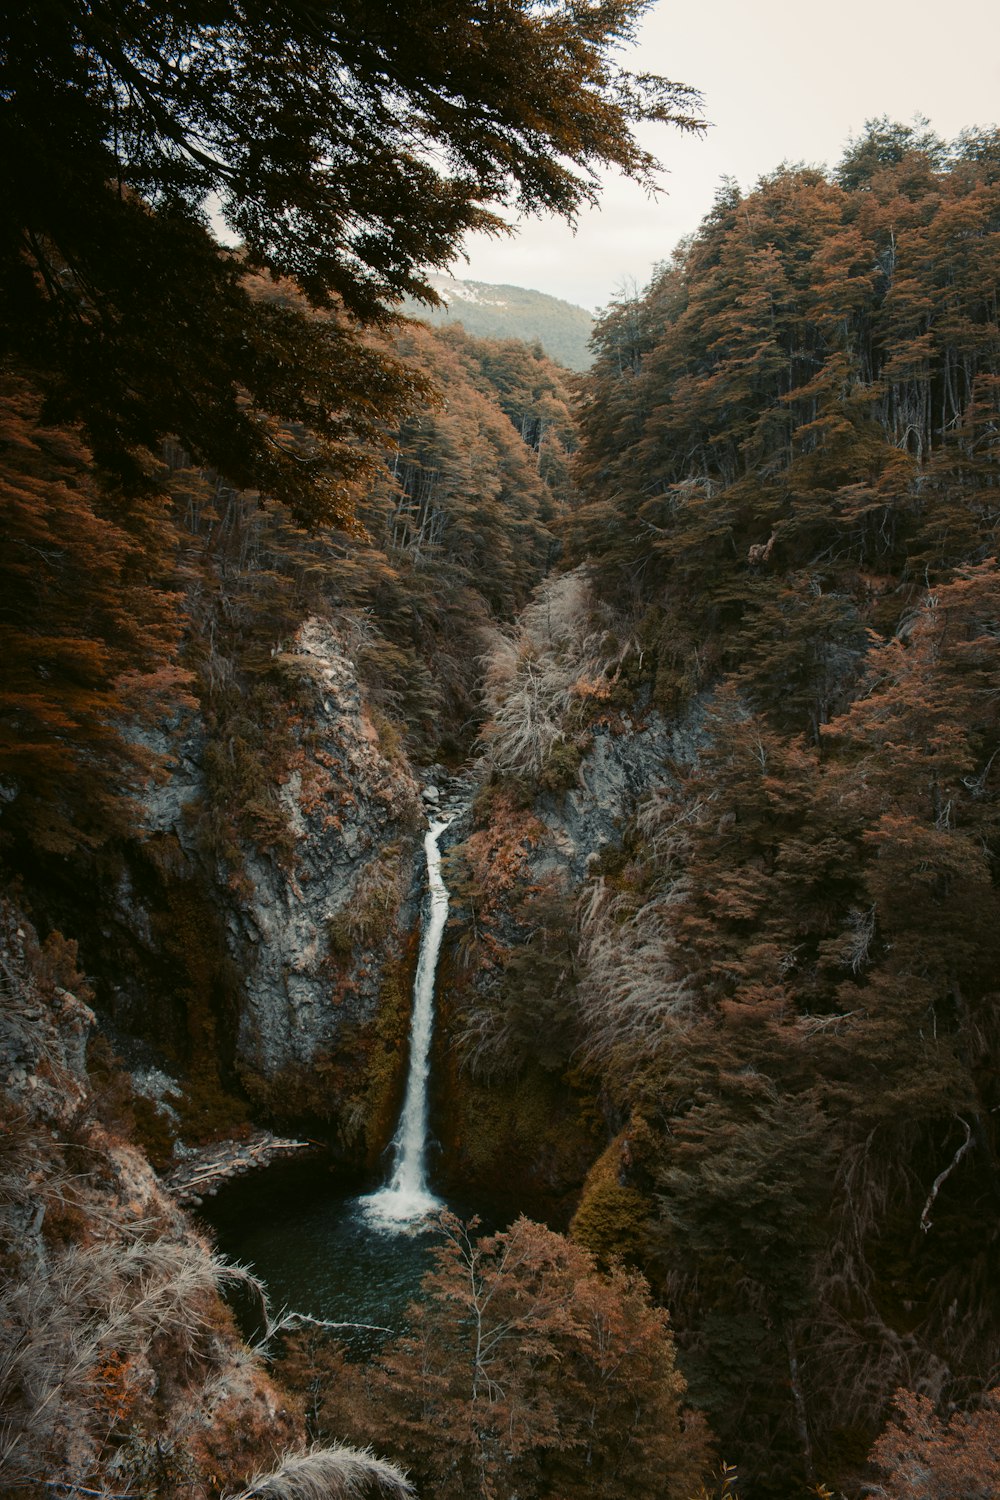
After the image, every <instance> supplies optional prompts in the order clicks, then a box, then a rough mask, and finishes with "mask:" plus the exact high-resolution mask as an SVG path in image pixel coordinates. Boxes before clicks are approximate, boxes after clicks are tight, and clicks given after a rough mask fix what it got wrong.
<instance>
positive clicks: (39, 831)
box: [0, 378, 191, 858]
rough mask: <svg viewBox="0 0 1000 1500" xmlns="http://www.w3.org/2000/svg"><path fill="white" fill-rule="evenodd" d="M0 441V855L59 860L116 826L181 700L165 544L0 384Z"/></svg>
mask: <svg viewBox="0 0 1000 1500" xmlns="http://www.w3.org/2000/svg"><path fill="white" fill-rule="evenodd" d="M0 442H2V446H3V460H4V467H5V471H6V477H5V482H4V484H3V485H2V486H0V514H2V518H3V531H4V537H5V547H4V551H3V557H2V559H0V579H2V583H0V656H2V658H3V685H2V689H0V780H2V782H3V785H4V789H5V791H4V799H3V800H4V810H3V818H2V820H0V828H2V829H3V832H4V833H5V835H6V841H7V845H8V847H7V856H8V858H10V857H11V853H12V850H11V847H10V841H11V840H12V839H13V840H15V841H17V842H19V843H20V844H21V848H20V857H21V858H23V857H24V853H25V846H27V847H28V848H32V847H34V848H41V849H43V850H45V851H47V852H48V853H50V854H51V853H58V854H61V855H65V854H67V853H69V852H70V851H72V850H74V849H79V847H80V846H83V847H94V846H97V845H100V844H101V843H102V842H103V841H104V840H105V839H106V838H107V837H108V836H109V834H110V833H111V832H113V831H118V832H121V831H122V829H123V828H124V827H126V826H127V824H128V821H129V806H128V801H127V799H128V794H129V792H130V790H132V789H134V785H135V780H136V777H137V776H138V775H139V774H140V773H145V774H149V771H150V769H151V766H150V760H149V757H148V755H147V754H146V753H145V752H144V751H143V750H142V748H141V747H140V743H139V735H138V731H139V730H140V729H141V727H142V726H143V725H148V724H149V723H150V722H151V720H153V719H155V718H156V717H158V716H160V715H162V714H163V713H164V712H168V713H169V712H174V711H176V710H177V709H178V708H179V707H182V706H184V705H185V704H186V703H190V701H191V699H190V695H189V692H188V689H187V683H188V681H189V674H188V673H187V672H186V671H185V670H183V669H182V668H181V666H180V664H179V662H178V644H179V640H178V638H179V635H180V630H181V623H180V609H179V606H180V596H179V594H178V592H177V591H176V590H175V589H174V588H173V587H172V579H171V573H170V569H171V563H172V549H173V532H172V528H171V522H170V518H169V514H168V509H167V506H166V504H165V501H164V500H163V498H160V499H155V498H153V499H150V500H149V501H148V502H147V503H144V504H143V505H141V506H137V507H135V508H133V509H132V510H131V511H130V512H129V514H128V516H127V517H126V518H122V517H121V516H120V515H115V514H114V513H115V509H116V508H115V503H114V496H113V494H112V495H109V494H108V493H107V491H106V490H105V489H104V488H103V487H102V485H101V483H100V481H99V479H98V478H97V477H96V476H95V475H94V473H93V470H92V458H91V455H90V453H89V452H88V451H87V448H86V446H85V445H84V443H83V441H82V439H81V437H80V435H79V433H78V432H75V431H73V430H72V429H66V428H53V427H51V426H49V425H47V424H45V423H43V422H42V421H41V420H40V416H39V401H38V398H37V396H36V395H35V394H34V393H33V392H32V391H31V390H30V388H28V387H27V386H26V385H24V384H23V383H22V382H19V381H15V380H11V379H10V378H8V379H7V381H6V382H5V385H4V389H3V391H2V402H0ZM133 729H134V732H133Z"/></svg>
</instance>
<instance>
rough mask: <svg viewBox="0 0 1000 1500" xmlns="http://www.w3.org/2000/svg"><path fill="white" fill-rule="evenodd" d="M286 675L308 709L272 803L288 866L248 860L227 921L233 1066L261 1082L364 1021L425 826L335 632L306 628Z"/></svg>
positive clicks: (397, 931) (415, 793)
mask: <svg viewBox="0 0 1000 1500" xmlns="http://www.w3.org/2000/svg"><path fill="white" fill-rule="evenodd" d="M283 666H284V667H285V669H286V671H287V672H289V673H291V674H293V675H295V676H296V677H298V678H299V680H300V682H302V683H305V684H308V685H309V687H310V689H311V697H312V712H311V713H310V715H309V723H308V729H309V748H308V750H307V749H306V748H305V747H304V746H303V748H302V753H301V755H300V757H299V764H297V765H295V766H293V767H291V768H290V771H289V774H288V779H287V780H286V781H285V783H284V785H283V786H282V788H281V792H280V797H281V804H282V807H283V809H284V812H285V814H286V817H287V820H288V824H289V827H290V828H291V829H292V831H293V834H294V838H295V850H294V858H293V861H292V864H291V867H290V868H288V869H282V868H281V867H279V866H278V865H277V864H276V863H275V861H273V860H271V859H269V858H267V857H265V856H262V855H260V854H257V853H254V852H252V851H251V852H248V854H247V856H246V862H245V869H246V874H247V875H248V876H249V879H250V883H251V887H252V890H251V893H250V894H249V896H248V898H247V899H246V900H245V902H243V903H241V904H240V906H239V907H238V908H237V909H235V910H234V911H233V913H232V915H231V917H230V922H229V931H230V940H231V943H232V947H233V951H234V956H236V957H237V960H238V962H239V964H240V967H241V969H242V970H243V972H244V975H245V980H244V993H243V1010H242V1014H241V1017H240V1023H239V1036H238V1042H237V1055H238V1058H239V1061H240V1062H241V1063H242V1064H244V1065H246V1066H249V1067H251V1068H252V1069H254V1070H255V1071H258V1072H260V1073H262V1074H264V1075H265V1076H266V1077H273V1076H275V1075H277V1074H278V1073H280V1072H281V1071H282V1070H283V1069H285V1068H287V1067H288V1066H290V1065H300V1064H308V1063H309V1062H310V1061H311V1059H313V1058H314V1057H315V1056H316V1055H317V1053H319V1052H321V1051H323V1050H324V1049H326V1048H328V1047H329V1046H331V1045H332V1044H333V1042H334V1040H335V1038H336V1035H337V1033H338V1031H339V1030H340V1027H341V1026H342V1024H343V1022H344V1020H345V1019H350V1020H352V1021H366V1020H368V1019H370V1018H371V1016H372V1015H373V1013H374V1010H375V1007H376V1005H377V1003H378V995H379V970H380V963H379V959H380V956H381V954H382V953H383V951H384V949H385V946H386V944H387V943H390V944H391V941H392V939H393V938H394V937H395V938H396V939H397V940H398V939H400V938H401V937H402V936H403V935H404V933H405V931H406V930H407V929H408V927H409V925H410V923H411V922H412V919H413V917H414V915H415V907H414V905H413V903H412V899H411V898H412V897H413V894H414V887H415V881H416V879H417V878H418V876H419V869H418V864H417V861H418V858H419V832H420V829H421V827H422V822H423V820H422V815H421V810H420V789H419V786H418V783H417V781H416V780H415V778H414V776H413V773H412V771H411V769H410V767H409V765H408V763H407V762H406V761H404V760H402V759H400V758H399V757H398V756H392V755H387V754H386V753H385V751H384V750H383V748H382V747H381V745H380V742H379V736H378V731H377V729H376V727H375V725H374V724H373V722H372V719H371V717H370V716H369V714H368V712H367V710H366V708H365V704H364V701H363V696H362V692H361V688H360V686H359V683H358V680H357V676H356V674H355V671H354V667H353V664H352V662H351V659H350V657H349V656H348V654H347V651H346V648H345V646H344V643H343V641H342V639H341V637H340V635H339V634H338V632H337V630H336V629H335V627H334V626H333V625H332V624H331V623H330V622H329V621H328V620H322V619H316V618H313V619H309V620H307V621H306V622H305V623H304V624H303V625H302V626H301V627H300V629H299V631H298V633H297V635H296V637H295V642H294V645H293V647H292V650H291V651H290V652H288V653H286V656H285V658H284V660H283Z"/></svg>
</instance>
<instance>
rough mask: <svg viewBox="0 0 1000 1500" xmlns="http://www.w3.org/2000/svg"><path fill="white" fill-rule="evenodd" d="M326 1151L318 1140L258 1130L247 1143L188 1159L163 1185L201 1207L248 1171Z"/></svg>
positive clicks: (222, 1144)
mask: <svg viewBox="0 0 1000 1500" xmlns="http://www.w3.org/2000/svg"><path fill="white" fill-rule="evenodd" d="M325 1149H326V1148H325V1147H324V1146H322V1145H321V1144H320V1143H319V1142H318V1141H293V1140H286V1139H284V1138H282V1137H281V1136H276V1135H272V1134H271V1132H270V1131H269V1130H257V1131H254V1133H253V1134H252V1135H248V1136H247V1137H246V1138H245V1139H244V1140H241V1141H217V1142H216V1143H215V1144H214V1145H212V1146H204V1147H202V1148H201V1149H200V1150H198V1151H194V1152H192V1154H191V1155H190V1156H185V1158H184V1160H183V1161H182V1162H179V1163H178V1165H177V1166H175V1167H173V1168H172V1169H171V1170H170V1172H168V1173H167V1175H166V1177H165V1178H164V1179H163V1185H164V1187H165V1188H166V1189H167V1191H168V1192H169V1193H170V1194H171V1195H172V1196H173V1198H175V1199H176V1201H177V1202H178V1203H182V1204H184V1205H185V1206H188V1207H194V1208H197V1206H198V1205H199V1204H200V1203H201V1201H202V1199H203V1198H214V1196H215V1194H216V1193H217V1192H218V1191H219V1189H220V1188H221V1187H223V1186H224V1185H225V1184H226V1183H227V1182H232V1181H233V1179H234V1178H236V1177H242V1176H243V1175H244V1173H246V1172H252V1171H255V1170H256V1169H257V1168H259V1167H269V1166H270V1165H271V1163H272V1162H275V1161H277V1160H278V1159H279V1157H282V1156H287V1155H288V1154H289V1153H291V1152H293V1151H295V1152H299V1153H301V1152H306V1151H315V1152H321V1151H323V1150H325Z"/></svg>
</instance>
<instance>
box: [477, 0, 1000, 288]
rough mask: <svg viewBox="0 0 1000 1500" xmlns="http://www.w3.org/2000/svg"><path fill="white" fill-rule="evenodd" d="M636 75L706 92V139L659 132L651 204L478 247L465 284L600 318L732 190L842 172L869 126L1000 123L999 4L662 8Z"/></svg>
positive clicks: (544, 225)
mask: <svg viewBox="0 0 1000 1500" xmlns="http://www.w3.org/2000/svg"><path fill="white" fill-rule="evenodd" d="M624 60H626V61H627V65H628V66H629V67H631V68H632V69H634V70H636V71H646V72H656V73H662V74H663V75H665V76H666V77H667V78H672V79H675V80H677V81H679V82H682V83H688V84H692V85H693V86H694V87H695V88H699V89H700V90H701V91H702V93H703V95H704V98H705V104H704V112H705V115H706V118H707V119H709V120H711V121H712V122H713V124H714V128H713V129H712V130H710V131H709V132H708V135H707V137H702V138H698V137H695V136H688V135H682V134H681V133H680V132H679V131H676V130H673V129H670V128H668V127H662V126H658V127H655V128H652V127H649V128H646V129H645V130H644V132H643V134H642V140H643V144H644V145H646V146H647V147H648V148H649V149H650V150H652V151H653V152H654V153H655V154H656V155H657V156H658V157H659V158H660V160H661V161H662V162H663V163H664V165H665V166H666V168H667V175H666V176H665V177H664V179H663V180H664V186H665V188H666V192H665V193H664V194H663V195H661V196H660V197H658V198H656V199H653V200H650V199H648V198H647V196H646V195H645V194H644V193H643V192H642V190H641V189H640V188H638V187H636V186H635V185H634V184H633V183H630V182H626V181H624V180H623V179H621V178H620V177H619V178H613V179H611V180H609V182H608V183H607V185H606V187H605V190H604V194H603V199H602V207H601V209H599V210H596V211H592V212H587V213H585V214H582V215H581V217H580V222H579V227H578V230H577V233H576V234H575V235H574V234H573V232H572V231H571V230H570V229H569V228H568V227H567V226H566V225H564V224H563V223H562V222H561V221H557V220H534V221H527V222H526V223H525V224H524V225H523V226H522V228H521V230H520V232H519V234H518V236H517V238H516V239H511V238H507V239H503V240H490V239H488V238H487V237H486V236H479V235H477V236H473V237H472V238H470V241H469V244H468V256H469V258H468V261H457V262H456V263H455V264H454V265H453V267H452V268H451V269H452V274H453V275H456V276H461V277H466V278H468V279H469V280H473V281H493V282H507V283H508V284H510V285H513V286H525V287H534V288H535V289H536V290H538V291H542V292H549V293H551V294H552V295H553V296H556V297H563V298H565V299H566V300H567V301H569V302H578V303H580V304H581V305H582V306H584V307H590V308H596V307H600V306H603V305H604V304H605V303H607V302H608V301H609V300H610V299H611V298H612V297H613V296H614V295H615V293H616V291H618V290H620V289H621V288H622V287H623V286H625V285H627V284H628V283H629V282H630V281H634V282H635V283H637V284H638V285H639V287H643V286H645V284H646V283H647V282H648V280H649V278H650V275H651V272H652V268H653V266H654V265H655V264H656V262H657V261H660V260H664V259H666V257H667V256H668V255H669V254H670V251H671V250H672V249H673V247H674V245H675V244H676V243H677V241H678V239H680V238H681V237H682V236H683V235H685V234H689V233H691V231H692V230H694V229H696V228H697V226H698V224H699V222H700V220H701V218H702V217H703V215H704V214H705V213H707V212H708V210H709V209H710V208H711V206H712V201H713V198H714V196H715V190H716V187H717V186H718V184H719V181H720V179H721V178H722V177H723V176H726V175H728V176H731V177H735V178H736V180H737V181H738V182H739V183H740V185H741V186H742V187H744V188H748V187H751V186H752V185H753V184H754V183H755V182H756V181H757V179H758V178H759V177H760V176H762V175H763V174H764V173H767V172H770V171H772V170H773V169H774V168H775V167H777V166H778V165H779V164H780V163H781V162H782V161H788V162H807V163H810V164H815V165H823V164H833V163H835V162H836V161H837V160H838V159H839V158H840V156H841V154H842V151H843V148H844V145H845V144H846V142H847V140H848V139H849V137H850V136H852V135H854V134H857V133H859V132H860V131H861V130H862V128H863V126H864V123H865V121H866V120H867V119H870V118H873V117H876V116H880V115H888V116H889V117H890V118H891V119H894V120H902V121H903V122H904V123H907V124H908V123H911V122H912V120H913V117H914V116H915V115H918V114H922V115H926V116H927V117H928V118H929V120H930V122H931V126H932V128H933V129H935V130H936V131H937V133H938V134H939V135H942V136H943V137H944V138H945V139H946V140H950V139H952V138H953V137H954V136H956V135H957V134H958V133H959V131H960V130H962V129H963V128H964V127H965V126H968V125H981V126H987V125H991V124H994V123H997V122H998V121H1000V3H997V0H964V3H959V4H956V5H954V7H953V6H951V5H944V4H941V3H940V0H908V3H900V0H897V3H896V4H890V3H888V0H838V3H836V4H827V5H824V6H823V7H822V8H821V7H820V6H818V5H816V4H815V3H810V0H714V3H708V4H705V5H702V6H698V5H696V4H692V3H691V0H687V3H684V4H682V3H680V0H658V3H657V4H655V5H654V7H653V8H652V10H651V11H650V12H649V13H648V15H647V17H646V20H645V22H644V23H643V27H642V31H641V34H640V43H639V47H638V48H636V49H632V50H631V51H630V52H629V53H628V54H626V56H625V59H624Z"/></svg>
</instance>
